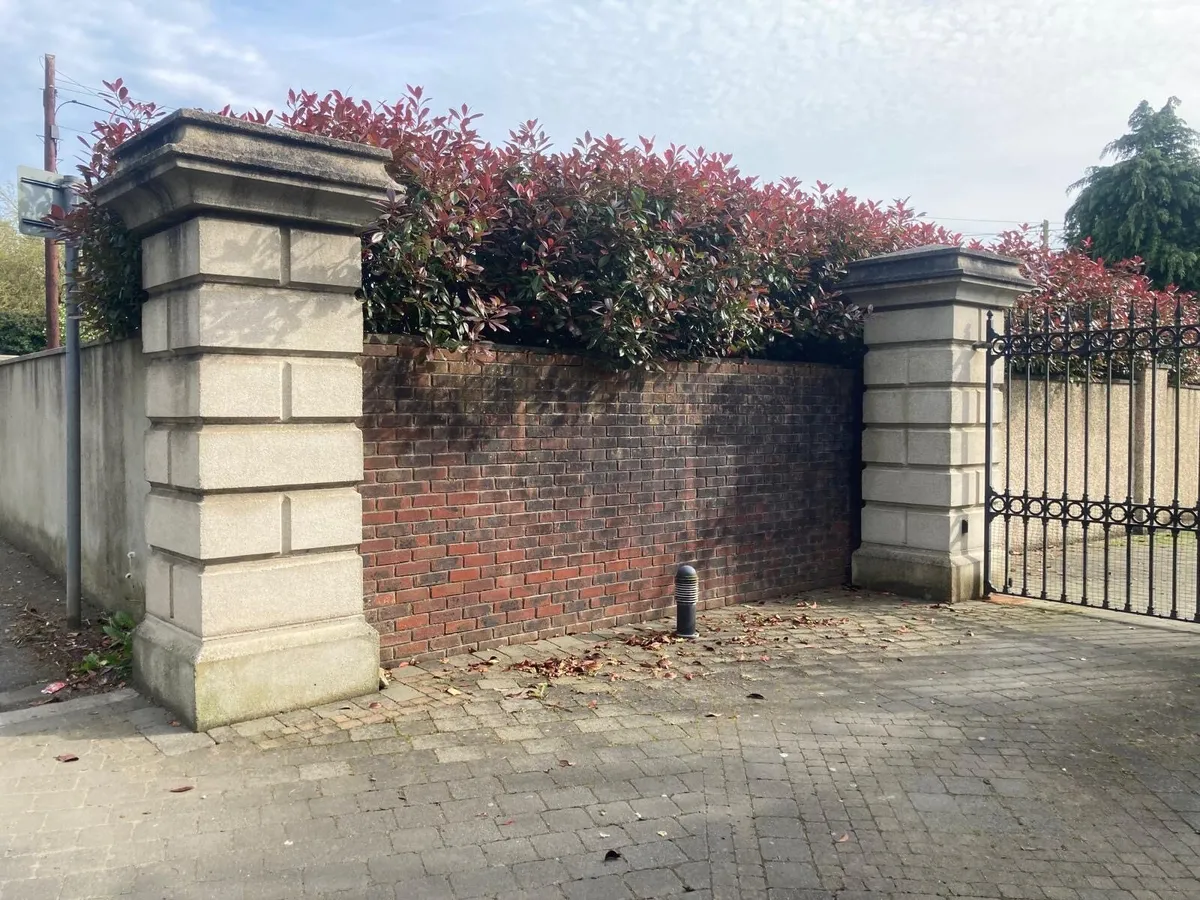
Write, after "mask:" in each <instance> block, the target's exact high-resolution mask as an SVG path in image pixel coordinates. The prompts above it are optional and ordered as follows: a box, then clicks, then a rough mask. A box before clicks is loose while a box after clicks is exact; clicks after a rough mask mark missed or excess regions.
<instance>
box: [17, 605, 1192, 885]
mask: <svg viewBox="0 0 1200 900" xmlns="http://www.w3.org/2000/svg"><path fill="white" fill-rule="evenodd" d="M813 604H815V605H813ZM701 626H702V637H701V639H700V640H699V641H697V642H694V643H685V642H678V641H672V640H670V638H669V636H668V634H667V632H665V631H664V630H663V628H662V627H659V628H653V627H641V628H630V629H622V630H620V631H618V632H609V633H603V634H598V635H591V636H581V637H579V638H574V639H560V640H557V641H552V642H541V643H539V644H536V645H527V646H525V647H523V648H513V649H510V650H505V651H493V652H491V653H484V654H477V655H475V656H464V657H455V658H452V659H450V660H448V661H445V662H438V661H435V662H433V663H425V664H421V665H411V666H408V667H406V668H403V669H400V670H398V671H397V672H396V675H397V680H396V682H395V683H394V684H393V685H392V686H391V687H389V688H388V689H387V690H386V691H384V692H382V693H380V694H376V695H372V696H370V697H363V698H359V699H357V700H355V701H352V702H347V703H340V704H329V705H327V706H326V707H321V708H317V709H314V710H301V711H297V712H294V713H288V714H284V715H280V716H276V717H272V718H269V719H264V720H259V721H257V722H251V723H244V724H242V725H238V726H235V727H233V728H225V729H217V730H216V731H214V732H212V733H211V734H208V735H191V734H188V733H186V732H184V731H182V730H180V729H179V728H178V727H177V726H173V725H172V724H171V721H170V717H169V714H167V713H165V712H163V711H162V710H159V709H157V708H155V707H154V706H153V705H152V704H150V703H148V702H147V701H145V700H143V699H142V698H140V697H138V696H136V695H133V694H130V693H122V694H118V695H116V697H115V699H112V698H110V699H111V700H112V702H109V703H107V704H105V705H102V706H94V705H93V706H92V707H91V708H88V709H84V710H81V711H80V712H78V713H71V712H68V713H67V714H65V715H55V716H53V717H50V718H42V719H26V720H23V721H21V720H15V721H14V720H12V719H9V720H7V722H8V724H4V722H5V721H6V720H5V719H4V718H3V717H0V897H3V898H4V900H10V898H23V897H36V898H39V900H40V898H50V900H55V898H60V900H61V898H75V897H119V896H121V897H123V896H129V897H139V898H167V897H170V898H185V897H205V898H226V897H229V898H270V897H278V898H293V897H342V898H376V897H378V898H389V900H390V898H396V900H419V898H437V897H445V898H456V900H467V898H474V897H489V898H501V897H503V898H543V897H544V898H554V900H580V898H603V900H610V898H612V900H616V898H666V897H684V896H686V897H689V898H696V900H700V898H747V900H754V898H766V900H792V898H803V900H835V898H836V900H919V898H929V897H939V898H949V897H954V898H964V900H967V898H1030V900H1185V898H1187V900H1195V898H1197V897H1200V833H1198V832H1200V737H1198V735H1197V731H1198V730H1200V715H1198V712H1200V710H1198V705H1200V691H1198V687H1197V675H1198V674H1200V654H1197V652H1196V650H1197V648H1198V647H1200V644H1198V643H1197V640H1198V638H1200V632H1198V631H1197V630H1196V629H1188V628H1187V627H1185V626H1179V625H1176V626H1172V627H1168V626H1165V625H1162V624H1160V623H1147V624H1143V622H1142V620H1139V619H1132V618H1129V619H1115V620H1114V619H1096V618H1091V617H1087V616H1083V615H1080V614H1078V613H1075V612H1073V611H1070V610H1067V609H1064V608H1055V609H1049V610H1048V609H1043V608H1040V607H1037V606H1033V605H999V604H988V603H976V604H967V605H964V606H961V607H955V608H953V609H950V608H944V607H930V606H920V605H911V604H902V603H900V602H899V601H897V600H895V599H894V598H888V599H880V598H875V597H866V596H864V595H861V594H842V593H840V592H829V593H825V594H820V595H813V596H809V597H806V598H803V599H802V600H801V601H800V603H799V604H798V603H797V602H790V603H781V604H769V605H765V606H753V607H733V608H729V609H726V610H721V611H715V612H711V613H706V614H704V615H703V616H702V617H701ZM564 658H569V660H570V661H571V662H570V664H569V665H568V666H567V667H566V668H567V669H568V670H570V671H573V672H575V673H576V674H573V675H569V676H567V677H551V674H547V673H553V670H554V669H556V668H557V669H559V670H561V669H562V668H563V666H562V664H561V660H562V659H564ZM554 660H559V661H560V662H559V663H555V662H554ZM514 666H515V668H514ZM758 698H761V699H758ZM87 699H88V700H90V701H93V703H94V702H95V698H87ZM9 715H16V714H9ZM63 755H68V758H69V756H77V757H78V759H76V760H74V761H67V762H61V761H59V760H58V759H56V757H59V756H63ZM185 788H186V790H179V789H185Z"/></svg>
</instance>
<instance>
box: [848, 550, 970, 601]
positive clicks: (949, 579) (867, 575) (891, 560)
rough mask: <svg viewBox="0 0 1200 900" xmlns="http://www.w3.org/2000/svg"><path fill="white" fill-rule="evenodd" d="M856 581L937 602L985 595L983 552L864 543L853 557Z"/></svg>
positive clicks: (852, 564) (851, 565)
mask: <svg viewBox="0 0 1200 900" xmlns="http://www.w3.org/2000/svg"><path fill="white" fill-rule="evenodd" d="M850 572H851V580H852V581H853V583H854V584H855V585H856V586H858V587H861V588H866V589H867V590H872V591H888V592H889V593H892V594H899V595H900V596H901V597H913V598H915V599H917V600H928V601H931V602H935V603H957V602H958V601H960V600H978V599H980V598H981V597H982V596H983V555H982V552H981V553H980V554H978V555H976V554H969V553H968V554H958V553H953V554H952V553H939V552H935V551H932V550H917V549H913V548H910V547H888V546H884V545H882V544H863V545H862V546H861V547H859V548H858V549H857V550H855V551H854V554H853V555H852V556H851V558H850Z"/></svg>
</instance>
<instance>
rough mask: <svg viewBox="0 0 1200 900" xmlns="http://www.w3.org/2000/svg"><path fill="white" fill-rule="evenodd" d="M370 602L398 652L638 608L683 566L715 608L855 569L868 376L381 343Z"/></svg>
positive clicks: (585, 624)
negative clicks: (430, 352) (860, 413)
mask: <svg viewBox="0 0 1200 900" xmlns="http://www.w3.org/2000/svg"><path fill="white" fill-rule="evenodd" d="M363 369H364V372H363V381H364V391H365V397H364V409H363V412H364V417H363V440H364V442H365V446H364V452H365V456H366V479H365V483H364V484H363V486H362V495H363V544H362V554H363V562H364V566H365V576H364V578H365V584H364V588H365V593H366V605H367V616H368V618H369V619H370V621H371V622H373V623H374V624H375V626H376V627H377V628H378V629H379V631H380V634H381V641H382V646H383V659H384V661H385V663H391V662H395V661H398V660H401V659H407V658H410V657H414V656H423V655H427V654H432V653H435V652H436V653H439V654H440V653H445V652H453V651H457V650H462V649H473V648H478V647H489V646H497V645H499V644H503V643H508V642H516V641H521V640H532V639H534V638H539V637H548V636H552V635H558V634H563V633H565V632H571V631H581V630H586V629H591V628H596V627H600V626H606V625H613V624H619V623H626V622H632V621H638V620H641V619H646V618H650V617H653V616H657V615H661V614H663V613H664V611H666V610H669V609H672V608H673V603H674V601H673V586H672V585H673V577H674V572H675V569H676V567H677V566H679V565H680V564H681V563H685V562H687V563H691V564H693V565H695V566H696V568H697V569H698V571H699V573H700V584H701V591H702V598H703V600H704V602H705V605H707V606H718V605H722V604H724V603H727V602H730V601H734V600H736V601H739V602H740V601H746V600H760V599H764V598H772V597H778V596H780V595H784V594H787V593H789V592H792V591H798V590H802V589H806V588H812V587H818V586H827V585H833V584H839V583H841V580H842V579H843V578H844V576H845V573H846V569H847V566H848V564H849V555H850V551H851V549H852V547H851V541H852V539H853V534H854V528H853V527H852V524H851V520H852V518H855V519H856V518H857V516H858V509H857V502H856V499H855V498H856V497H857V487H856V485H857V479H858V477H859V465H858V454H857V443H856V442H857V425H856V412H855V408H856V406H857V404H858V399H857V396H856V393H855V384H854V375H853V373H851V372H849V371H846V370H844V369H836V368H832V367H828V366H819V365H809V364H794V363H764V362H741V363H739V362H717V363H701V364H698V363H682V364H668V365H667V367H666V371H665V372H663V373H660V374H654V375H641V376H638V375H630V374H620V375H617V374H613V373H610V372H606V371H604V370H602V369H599V368H597V367H595V366H594V365H592V364H589V363H588V362H587V361H586V360H583V359H580V358H576V357H570V356H564V355H561V354H549V353H541V352H537V351H528V350H518V349H507V348H492V350H490V351H487V358H477V360H476V361H470V360H469V359H468V358H467V357H466V356H465V355H463V354H443V355H442V358H440V359H428V360H426V359H423V358H422V353H421V352H420V351H419V350H418V349H417V348H415V347H413V346H412V345H411V344H410V343H408V342H406V341H404V340H403V339H397V338H387V337H374V338H371V339H370V340H369V342H368V343H367V345H366V346H365V348H364V356H363Z"/></svg>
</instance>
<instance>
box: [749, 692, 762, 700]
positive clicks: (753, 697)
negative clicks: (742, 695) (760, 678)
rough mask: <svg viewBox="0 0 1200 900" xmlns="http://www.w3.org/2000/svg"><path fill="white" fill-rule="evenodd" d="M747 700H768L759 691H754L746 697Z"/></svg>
mask: <svg viewBox="0 0 1200 900" xmlns="http://www.w3.org/2000/svg"><path fill="white" fill-rule="evenodd" d="M746 699H747V700H766V699H767V698H766V697H764V696H763V695H762V694H760V693H759V692H758V691H753V692H751V693H749V694H747V695H746Z"/></svg>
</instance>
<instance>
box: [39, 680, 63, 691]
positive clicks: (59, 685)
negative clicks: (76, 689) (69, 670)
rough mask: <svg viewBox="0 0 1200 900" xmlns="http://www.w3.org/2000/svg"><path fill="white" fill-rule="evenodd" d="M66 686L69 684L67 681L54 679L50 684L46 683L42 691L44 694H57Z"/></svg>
mask: <svg viewBox="0 0 1200 900" xmlns="http://www.w3.org/2000/svg"><path fill="white" fill-rule="evenodd" d="M66 686H67V683H66V682H65V681H52V682H50V683H49V684H48V685H46V686H45V687H44V688H42V693H43V694H57V693H58V692H59V691H61V690H62V689H63V688H65V687H66Z"/></svg>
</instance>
